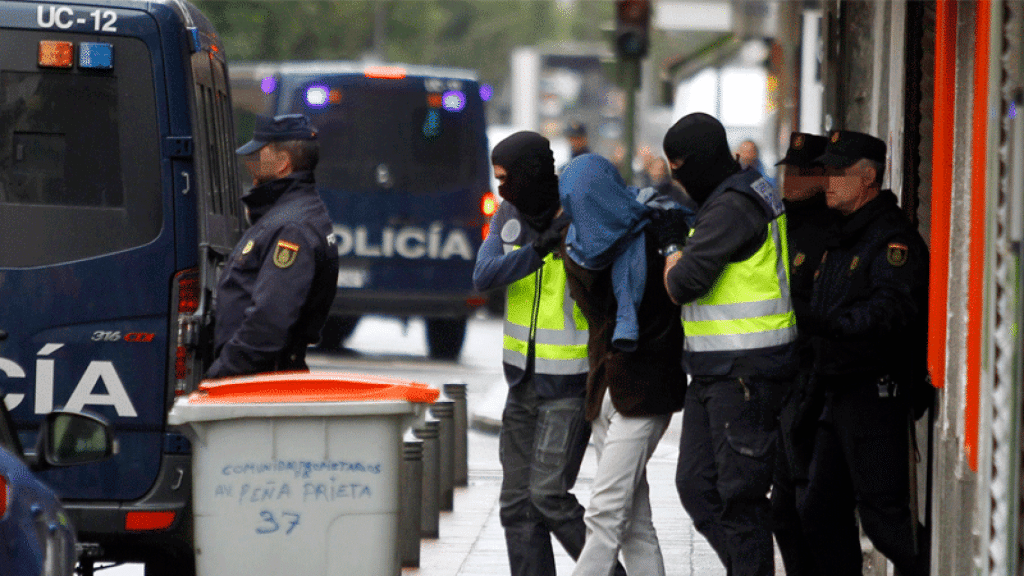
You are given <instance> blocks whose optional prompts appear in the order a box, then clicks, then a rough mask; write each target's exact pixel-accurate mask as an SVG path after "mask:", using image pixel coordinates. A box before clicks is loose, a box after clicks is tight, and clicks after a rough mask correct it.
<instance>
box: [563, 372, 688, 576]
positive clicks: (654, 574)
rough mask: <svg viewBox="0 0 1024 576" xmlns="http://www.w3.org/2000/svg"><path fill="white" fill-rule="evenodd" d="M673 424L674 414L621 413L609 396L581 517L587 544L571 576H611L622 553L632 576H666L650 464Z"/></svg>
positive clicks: (597, 426)
mask: <svg viewBox="0 0 1024 576" xmlns="http://www.w3.org/2000/svg"><path fill="white" fill-rule="evenodd" d="M671 419H672V415H671V414H664V415H659V416H641V417H631V416H623V415H622V414H619V413H618V412H617V411H616V410H615V407H614V406H613V405H612V400H611V396H610V395H609V394H608V392H607V391H606V392H605V395H604V399H603V400H602V403H601V413H600V414H599V415H598V417H597V418H596V419H595V420H594V421H593V422H592V423H591V424H592V425H593V435H592V438H593V440H594V447H595V449H596V450H597V474H596V475H595V477H594V488H593V492H592V494H591V496H590V503H589V504H588V505H587V511H586V515H585V516H584V517H583V521H584V523H586V525H587V542H586V544H584V546H583V552H581V553H580V557H579V559H578V560H576V569H575V570H573V572H572V574H573V576H611V574H612V573H613V571H614V570H615V561H616V560H617V559H618V556H619V552H620V551H621V552H622V564H623V566H624V567H625V568H626V572H627V573H628V574H629V576H664V575H665V561H664V559H663V558H662V556H661V546H660V545H659V544H658V534H657V532H656V531H655V530H654V523H653V521H652V520H651V499H650V495H651V493H650V487H649V486H648V484H647V461H648V460H650V459H651V455H652V454H653V453H654V448H655V447H656V446H657V445H658V441H659V440H661V437H662V435H664V434H665V430H666V429H667V428H668V423H669V421H670V420H671Z"/></svg>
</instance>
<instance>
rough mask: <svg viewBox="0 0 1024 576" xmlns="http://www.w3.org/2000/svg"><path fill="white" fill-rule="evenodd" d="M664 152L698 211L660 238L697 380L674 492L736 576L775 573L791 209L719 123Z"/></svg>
mask: <svg viewBox="0 0 1024 576" xmlns="http://www.w3.org/2000/svg"><path fill="white" fill-rule="evenodd" d="M664 148H665V155H666V156H667V157H668V160H669V165H670V166H671V167H672V176H673V178H675V179H676V181H678V182H679V183H680V184H681V185H682V186H683V189H684V190H686V193H687V194H688V195H689V196H690V197H691V198H692V199H693V200H694V201H695V202H696V203H697V205H698V206H699V209H698V211H697V218H696V223H695V225H694V228H693V231H692V233H690V234H688V233H687V232H688V231H687V230H686V229H685V228H683V227H681V226H677V229H676V230H674V231H671V230H670V232H671V233H666V232H662V234H661V236H662V238H661V240H660V243H661V245H662V247H663V249H664V252H665V254H666V262H665V269H664V283H665V288H666V290H667V291H668V293H669V295H670V296H671V297H672V300H673V301H674V302H676V303H679V304H681V305H682V323H683V329H684V332H685V334H686V336H685V340H684V342H685V344H684V353H683V356H684V365H685V368H686V371H687V372H688V373H689V375H690V377H691V381H690V387H689V390H688V392H687V402H686V410H685V411H684V412H683V433H682V438H681V440H680V446H679V463H678V468H677V471H676V486H677V489H678V491H679V497H680V499H681V500H682V503H683V507H684V508H686V511H687V512H688V513H689V514H690V516H691V518H693V522H694V526H695V527H696V528H697V530H698V531H700V533H701V534H703V535H704V536H705V538H707V540H708V542H709V543H710V544H711V546H712V547H713V548H714V549H715V552H716V553H717V554H718V556H719V558H720V559H721V560H722V563H723V564H724V565H725V567H726V570H727V571H728V573H729V574H730V575H731V576H755V575H756V576H768V575H772V574H774V573H775V568H774V553H773V547H772V534H771V529H770V520H771V518H770V516H771V509H770V505H769V502H768V496H767V493H768V489H769V488H770V486H771V481H772V472H773V469H774V465H775V447H776V437H777V419H778V415H779V409H780V406H781V403H782V398H783V397H784V396H785V393H786V390H787V388H788V383H789V382H791V381H792V378H793V376H794V374H795V370H796V362H795V354H794V349H795V340H796V317H795V315H794V313H793V308H792V302H791V300H790V294H789V279H788V275H789V274H788V262H789V259H788V251H787V243H786V236H785V233H786V217H785V214H784V208H783V204H782V200H781V198H779V196H778V193H777V192H776V191H775V189H774V188H772V186H771V185H770V184H768V183H767V182H766V181H765V180H764V178H762V176H761V175H760V174H759V173H758V172H756V171H754V170H745V171H741V170H740V167H739V164H738V163H737V162H736V159H735V158H734V157H733V156H732V154H731V153H730V151H729V145H728V141H727V140H726V135H725V129H724V128H723V127H722V124H721V123H720V122H719V121H718V120H717V119H715V118H713V117H711V116H709V115H707V114H702V113H695V114H690V115H687V116H684V117H683V118H682V119H680V120H679V121H678V122H676V124H675V125H674V126H672V128H670V129H669V131H668V133H667V134H666V135H665V139H664ZM682 242H685V244H683V245H680V244H681V243H682Z"/></svg>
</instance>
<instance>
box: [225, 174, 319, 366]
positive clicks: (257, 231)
mask: <svg viewBox="0 0 1024 576" xmlns="http://www.w3.org/2000/svg"><path fill="white" fill-rule="evenodd" d="M242 201H243V202H244V203H245V205H246V207H247V208H248V209H249V219H250V220H251V221H252V227H250V228H249V229H248V230H247V231H246V232H245V234H244V235H243V236H242V239H241V240H240V241H239V243H238V245H237V246H235V249H234V250H233V251H232V252H231V255H230V256H229V257H228V260H227V262H226V264H225V267H224V270H223V272H222V273H221V276H220V281H219V282H218V284H217V302H216V314H215V328H214V355H215V356H214V357H215V360H214V362H213V364H212V365H211V366H210V369H209V370H208V371H207V374H206V376H207V377H208V378H222V377H226V376H237V375H243V374H254V373H257V372H270V371H277V370H303V369H306V363H305V355H306V346H307V345H309V344H312V343H315V342H317V341H318V340H319V338H320V329H321V328H322V327H323V325H324V321H325V320H326V319H327V315H328V313H329V312H330V309H331V303H332V302H333V301H334V295H335V294H336V292H337V289H338V288H337V281H338V251H337V248H336V247H335V240H334V234H333V232H332V225H331V219H330V217H329V216H328V215H327V209H326V207H324V204H323V201H321V199H320V195H319V194H318V193H317V191H316V188H315V187H314V182H313V173H312V172H294V173H292V174H291V175H289V176H287V177H285V178H281V179H279V180H273V181H271V182H267V183H265V184H262V185H260V186H257V187H256V188H253V189H252V190H251V191H250V192H249V193H248V194H246V195H245V197H243V198H242Z"/></svg>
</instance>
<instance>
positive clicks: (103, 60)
mask: <svg viewBox="0 0 1024 576" xmlns="http://www.w3.org/2000/svg"><path fill="white" fill-rule="evenodd" d="M78 66H79V68H93V69H99V70H110V69H111V68H113V67H114V46H113V45H112V44H107V43H106V42H82V43H81V44H79V45H78Z"/></svg>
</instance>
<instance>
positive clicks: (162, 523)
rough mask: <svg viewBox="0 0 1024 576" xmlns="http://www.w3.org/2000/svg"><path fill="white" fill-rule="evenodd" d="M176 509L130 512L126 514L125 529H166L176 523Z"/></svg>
mask: <svg viewBox="0 0 1024 576" xmlns="http://www.w3.org/2000/svg"><path fill="white" fill-rule="evenodd" d="M174 516H175V513H174V511H163V510H161V511H159V512H128V513H127V514H125V515H124V529H125V530H127V531H129V532H142V531H146V530H166V529H168V528H170V527H171V525H172V524H174Z"/></svg>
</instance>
